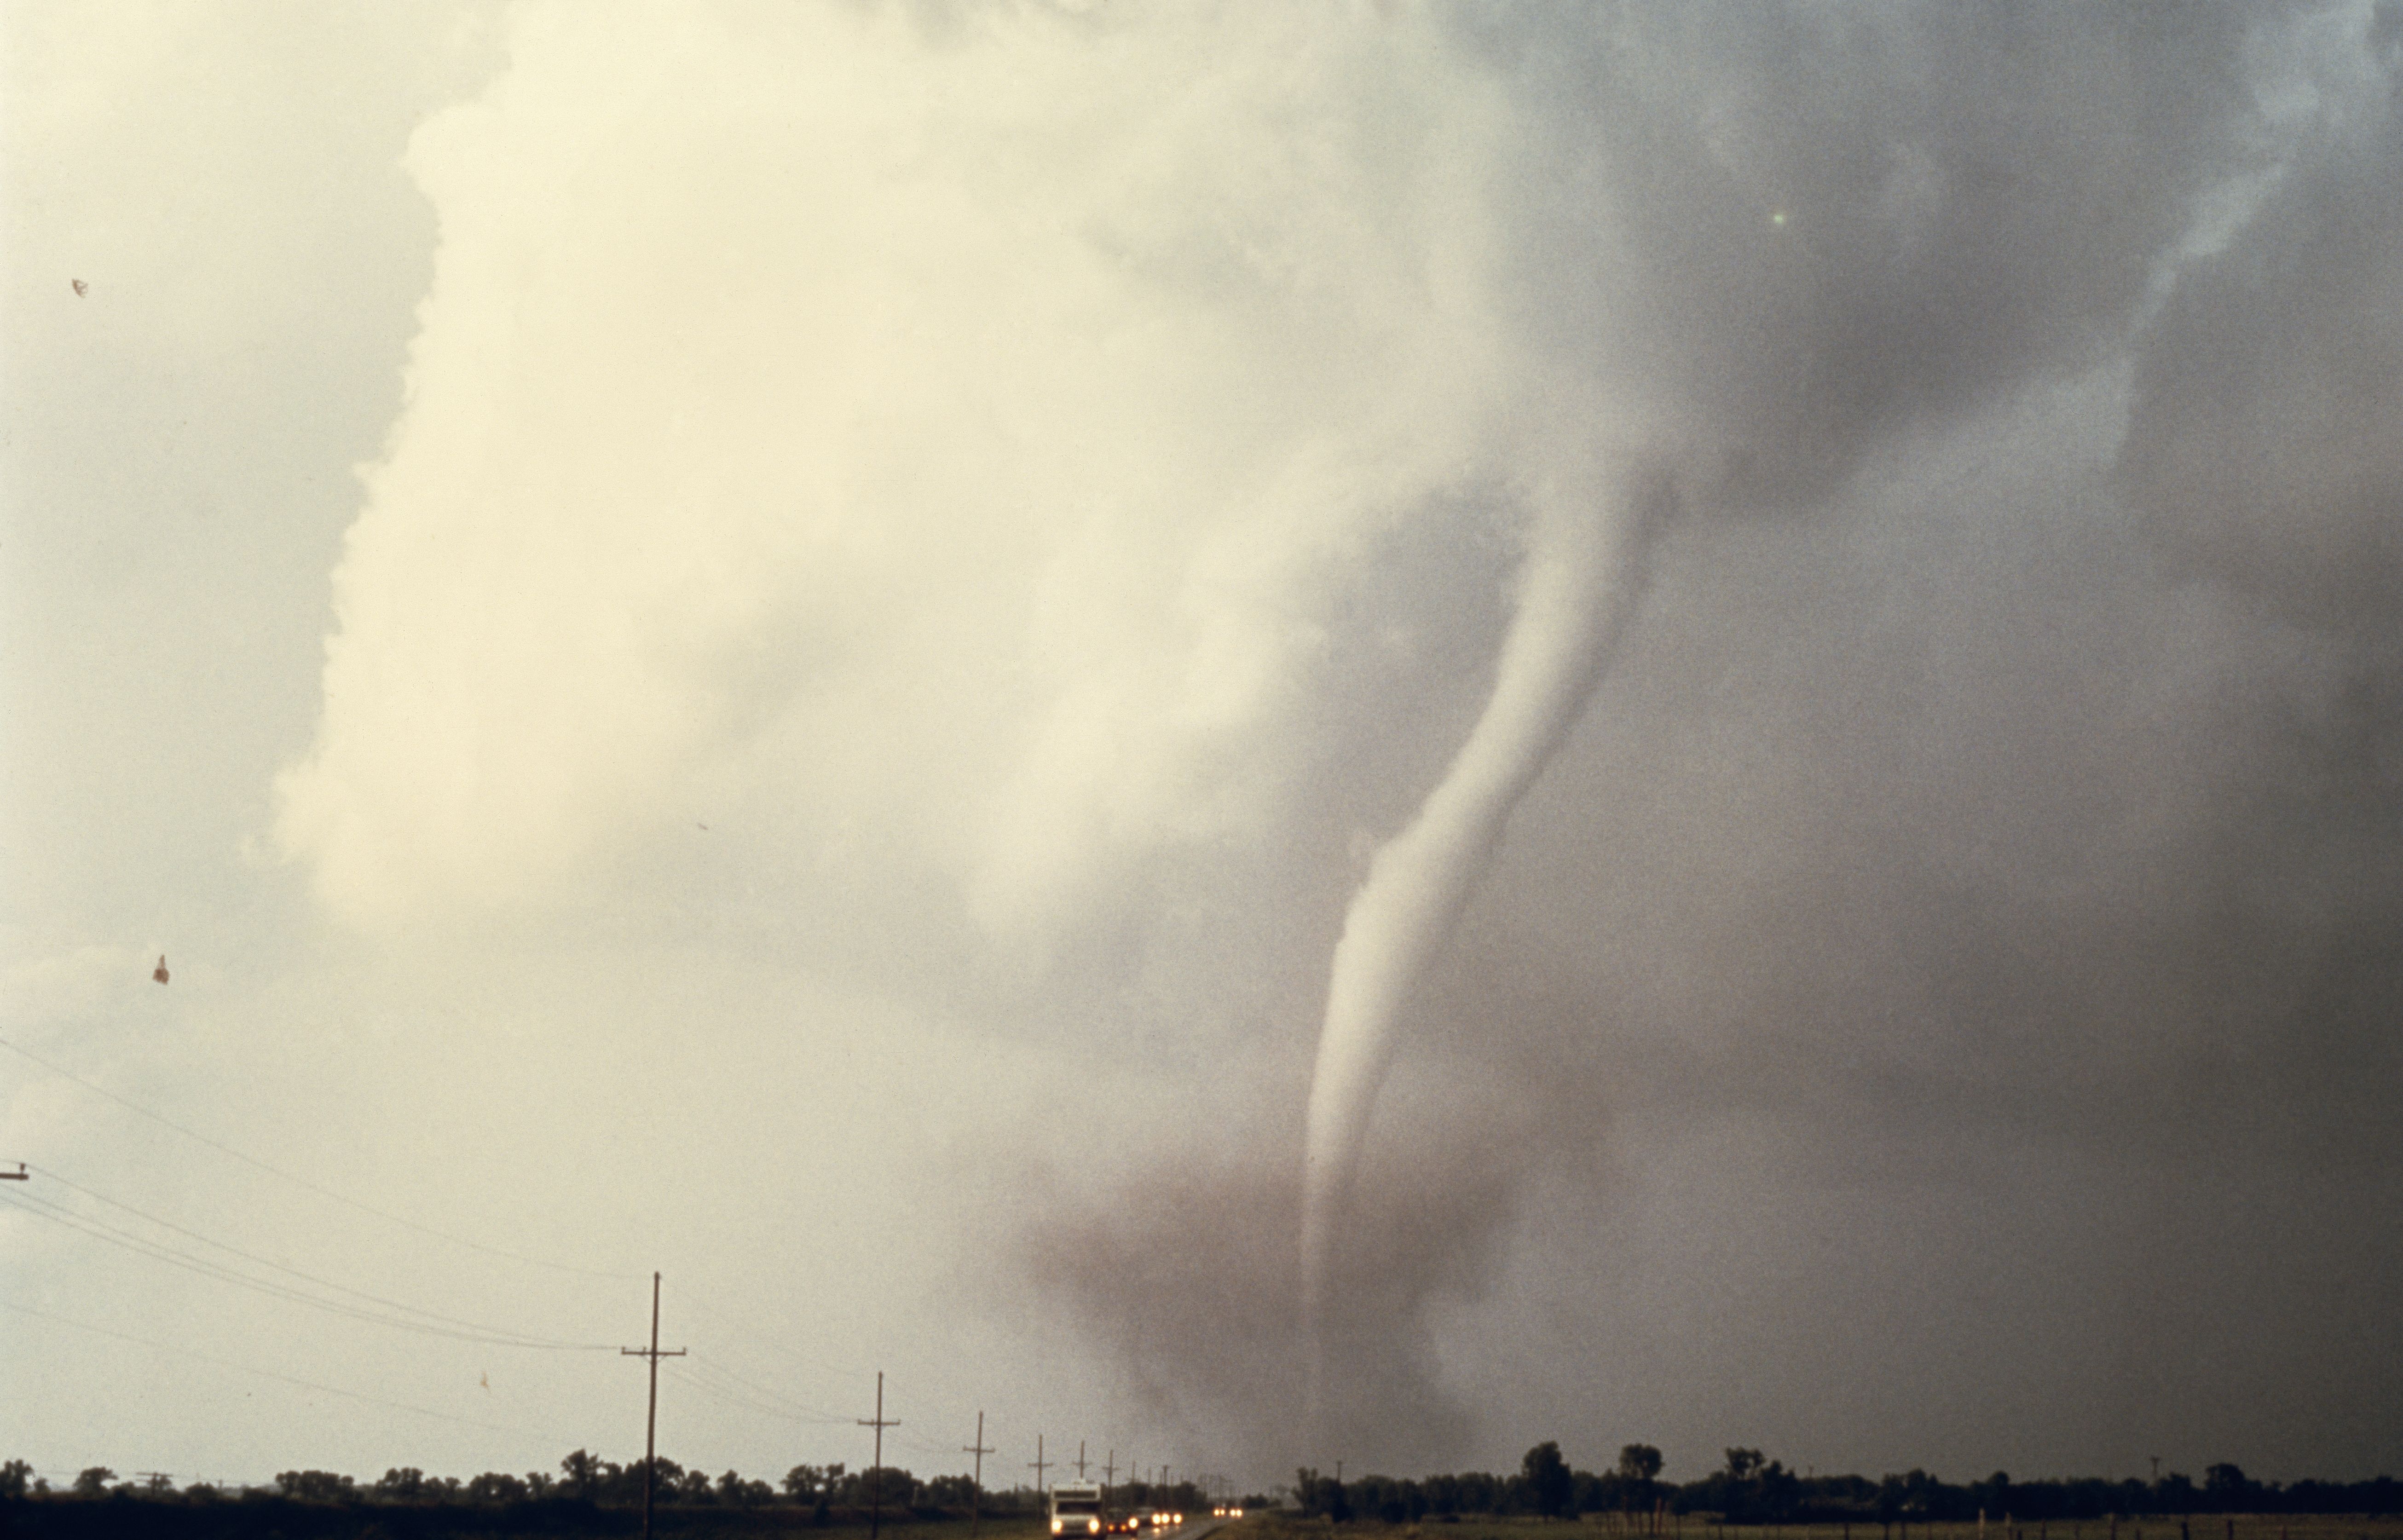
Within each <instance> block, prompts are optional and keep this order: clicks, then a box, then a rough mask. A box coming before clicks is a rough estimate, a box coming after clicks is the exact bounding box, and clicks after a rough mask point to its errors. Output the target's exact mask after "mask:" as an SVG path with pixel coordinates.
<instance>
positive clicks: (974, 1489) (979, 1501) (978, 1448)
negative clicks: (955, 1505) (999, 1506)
mask: <svg viewBox="0 0 2403 1540" xmlns="http://www.w3.org/2000/svg"><path fill="white" fill-rule="evenodd" d="M960 1452H961V1453H962V1454H973V1455H975V1456H976V1474H975V1475H974V1476H972V1477H970V1478H968V1479H969V1481H970V1483H971V1485H970V1486H969V1488H968V1491H969V1494H970V1495H969V1497H968V1533H969V1534H970V1535H976V1534H979V1533H983V1530H984V1457H985V1456H986V1455H988V1454H991V1453H992V1452H993V1447H992V1446H991V1445H989V1444H987V1443H986V1442H985V1441H984V1413H983V1412H981V1411H979V1412H978V1413H977V1436H976V1442H975V1443H973V1444H970V1445H969V1446H968V1447H967V1448H965V1449H964V1450H960Z"/></svg>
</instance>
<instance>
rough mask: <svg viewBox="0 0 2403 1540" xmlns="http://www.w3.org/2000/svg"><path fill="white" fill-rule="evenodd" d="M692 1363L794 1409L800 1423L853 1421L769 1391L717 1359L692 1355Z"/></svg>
mask: <svg viewBox="0 0 2403 1540" xmlns="http://www.w3.org/2000/svg"><path fill="white" fill-rule="evenodd" d="M691 1363H692V1364H694V1365H696V1366H703V1367H707V1368H708V1369H709V1370H710V1371H711V1372H712V1373H714V1374H717V1375H720V1376H722V1377H724V1378H726V1379H728V1380H733V1381H734V1382H735V1383H736V1384H738V1385H740V1386H742V1387H743V1389H744V1390H747V1391H750V1392H751V1393H752V1394H756V1395H764V1396H766V1397H767V1398H768V1399H770V1400H771V1401H781V1402H783V1403H784V1404H785V1406H787V1407H789V1408H793V1411H794V1412H796V1413H799V1414H801V1415H800V1417H799V1421H802V1422H852V1421H853V1419H851V1418H848V1417H844V1416H841V1415H840V1414H838V1413H835V1412H830V1411H827V1410H826V1408H823V1407H813V1406H811V1405H810V1404H809V1403H808V1402H806V1401H797V1400H795V1399H794V1398H793V1397H791V1396H789V1395H786V1394H783V1393H782V1392H780V1391H773V1390H771V1389H769V1388H768V1387H767V1386H765V1385H762V1384H760V1383H758V1382H757V1380H745V1379H743V1376H741V1375H739V1374H737V1373H735V1372H734V1371H733V1370H732V1369H730V1368H728V1367H726V1366H725V1365H723V1364H721V1363H719V1362H718V1361H717V1360H716V1359H715V1358H711V1357H708V1356H707V1355H705V1354H702V1353H694V1354H692V1356H691Z"/></svg>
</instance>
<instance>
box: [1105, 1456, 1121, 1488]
mask: <svg viewBox="0 0 2403 1540" xmlns="http://www.w3.org/2000/svg"><path fill="white" fill-rule="evenodd" d="M1117 1479H1118V1450H1110V1457H1109V1458H1108V1459H1107V1460H1105V1461H1104V1462H1102V1484H1103V1485H1104V1487H1106V1486H1108V1485H1109V1484H1110V1483H1111V1482H1113V1481H1116V1480H1117Z"/></svg>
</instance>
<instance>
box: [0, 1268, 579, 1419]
mask: <svg viewBox="0 0 2403 1540" xmlns="http://www.w3.org/2000/svg"><path fill="white" fill-rule="evenodd" d="M0 1310H12V1311H17V1312H18V1313H19V1314H21V1315H38V1316H40V1317H42V1318H43V1319H44V1320H47V1321H56V1322H58V1323H59V1324H60V1325H65V1326H73V1327H75V1328H76V1330H77V1331H88V1332H91V1333H93V1334H95V1335H97V1336H101V1337H114V1338H116V1339H118V1341H120V1342H132V1343H135V1344H138V1345H139V1346H142V1347H146V1348H157V1349H158V1350H159V1351H160V1352H161V1353H181V1354H182V1355H183V1356H185V1357H187V1358H197V1359H199V1360H200V1361H201V1363H203V1364H215V1366H217V1367H219V1368H227V1369H234V1370H237V1371H239V1372H241V1373H243V1374H256V1375H257V1376H259V1377H260V1378H261V1379H265V1380H282V1381H283V1382H284V1383H285V1384H287V1385H298V1386H299V1387H300V1388H301V1389H303V1390H313V1391H322V1392H324V1393H325V1394H327V1395H339V1396H342V1397H343V1398H345V1399H347V1400H352V1401H365V1402H367V1403H368V1405H370V1406H377V1407H390V1408H393V1409H394V1410H396V1411H406V1412H414V1413H416V1414H417V1415H418V1416H420V1417H432V1418H437V1419H439V1420H440V1421H442V1422H458V1423H461V1424H463V1425H465V1426H466V1427H471V1428H485V1429H489V1430H490V1431H492V1432H493V1433H514V1434H517V1435H519V1436H521V1437H526V1438H543V1439H549V1440H550V1441H551V1442H554V1443H556V1442H558V1441H559V1440H557V1439H556V1438H554V1437H553V1436H551V1435H549V1434H540V1433H536V1432H535V1431H534V1430H533V1429H531V1428H520V1427H511V1426H509V1425H508V1424H507V1423H505V1422H479V1421H478V1420H477V1419H475V1418H473V1417H458V1416H454V1415H452V1414H451V1413H450V1412H447V1411H436V1410H434V1409H433V1408H430V1407H413V1406H411V1405H410V1404H409V1403H408V1402H406V1401H393V1400H387V1399H386V1398H384V1397H383V1396H381V1395H366V1394H361V1393H360V1392H358V1391H352V1390H343V1389H341V1388H340V1386H337V1385H324V1384H319V1383H318V1382H317V1381H316V1380H300V1379H296V1378H295V1377H293V1376H292V1375H288V1374H278V1373H276V1372H275V1371H274V1370H273V1369H262V1368H256V1367H252V1366H251V1365H248V1364H237V1363H235V1362H233V1361H232V1360H231V1359H229V1358H219V1357H217V1356H215V1354H213V1353H201V1352H200V1351H198V1350H197V1349H193V1348H185V1347H178V1346H176V1345H175V1344H174V1343H173V1342H160V1341H157V1340H154V1339H151V1338H147V1337H136V1336H134V1335H133V1334H132V1333H131V1332H123V1331H112V1330H110V1329H109V1328H108V1327H106V1326H95V1325H92V1324H91V1323H90V1322H89V1321H77V1320H76V1319H74V1318H73V1317H71V1316H65V1315H60V1314H58V1313H56V1312H55V1311H46V1310H36V1309H35V1308H34V1307H33V1306H31V1305H20V1304H18V1303H17V1302H16V1301H14V1300H11V1299H0Z"/></svg>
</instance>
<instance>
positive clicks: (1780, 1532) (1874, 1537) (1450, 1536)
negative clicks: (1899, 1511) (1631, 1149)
mask: <svg viewBox="0 0 2403 1540" xmlns="http://www.w3.org/2000/svg"><path fill="white" fill-rule="evenodd" d="M1664 1524H1665V1527H1664V1528H1662V1529H1660V1530H1659V1531H1657V1532H1654V1533H1655V1534H1656V1535H1657V1540H2403V1515H2380V1516H2376V1517H2363V1516H2361V1515H2357V1514H2298V1515H2292V1516H2287V1515H2279V1514H2257V1515H2251V1514H2238V1515H2236V1516H2234V1518H2232V1519H2230V1518H2228V1517H2225V1516H2222V1515H2219V1514H2199V1515H2196V1516H2195V1517H2193V1518H2190V1519H2184V1520H2180V1519H2175V1518H2168V1519H2163V1518H2158V1517H2156V1518H2149V1519H2121V1520H2120V1521H2119V1525H2118V1530H2117V1532H2116V1533H2115V1532H2114V1530H2113V1529H2112V1525H2111V1520H2109V1519H2078V1520H2068V1519H2055V1520H2052V1521H2051V1522H2049V1523H2043V1524H2036V1523H2023V1522H2014V1523H2010V1524H2004V1523H2001V1522H1999V1521H1990V1522H1989V1523H1987V1524H1986V1525H1985V1526H1984V1527H1983V1529H1982V1531H1981V1530H1980V1528H1979V1525H1978V1524H1977V1523H1976V1522H1975V1521H1971V1522H1967V1523H1957V1524H1912V1525H1910V1532H1909V1533H1908V1535H1907V1536H1906V1535H1905V1533H1903V1526H1902V1525H1900V1524H1896V1525H1895V1526H1894V1527H1893V1530H1892V1532H1891V1533H1889V1532H1888V1531H1886V1529H1885V1528H1884V1526H1882V1525H1879V1524H1875V1523H1862V1524H1854V1525H1853V1526H1851V1528H1850V1530H1849V1531H1848V1530H1847V1529H1846V1528H1845V1527H1844V1526H1843V1525H1840V1524H1741V1525H1735V1526H1732V1527H1727V1528H1722V1527H1721V1526H1720V1525H1719V1524H1717V1523H1716V1522H1715V1521H1714V1520H1713V1519H1711V1517H1710V1516H1709V1515H1706V1514H1686V1515H1684V1516H1682V1517H1679V1516H1675V1515H1672V1516H1670V1517H1669V1518H1668V1519H1666V1520H1664ZM1339 1532H1340V1533H1341V1534H1342V1535H1343V1536H1344V1537H1345V1540H1542V1537H1543V1536H1545V1535H1547V1534H1549V1535H1553V1536H1557V1537H1559V1540H1572V1537H1574V1540H1651V1537H1650V1536H1647V1535H1646V1528H1645V1526H1644V1525H1643V1523H1642V1522H1641V1521H1640V1519H1639V1520H1637V1521H1635V1522H1632V1523H1631V1522H1627V1521H1625V1520H1623V1519H1621V1518H1620V1516H1619V1515H1617V1514H1589V1515H1587V1516H1586V1517H1584V1518H1582V1519H1521V1518H1511V1519H1502V1518H1493V1517H1488V1516H1484V1515H1471V1516H1466V1517H1464V1518H1462V1519H1461V1520H1460V1521H1459V1522H1458V1523H1442V1522H1438V1521H1436V1520H1433V1519H1428V1520H1424V1521H1422V1522H1419V1523H1412V1524H1385V1523H1380V1522H1378V1521H1376V1520H1374V1519H1351V1520H1349V1521H1347V1522H1345V1523H1343V1524H1341V1525H1340V1526H1339V1525H1335V1524H1331V1523H1329V1522H1328V1521H1327V1520H1326V1519H1296V1518H1290V1517H1286V1516H1284V1515H1279V1514H1264V1515H1256V1516H1253V1517H1251V1518H1247V1519H1243V1521H1242V1522H1241V1523H1239V1524H1236V1525H1233V1526H1230V1527H1229V1528H1228V1529H1224V1530H1220V1531H1219V1532H1218V1533H1217V1534H1216V1535H1215V1536H1213V1540H1312V1537H1313V1536H1329V1535H1332V1534H1335V1533H1339Z"/></svg>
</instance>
